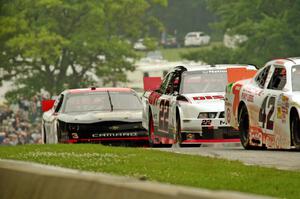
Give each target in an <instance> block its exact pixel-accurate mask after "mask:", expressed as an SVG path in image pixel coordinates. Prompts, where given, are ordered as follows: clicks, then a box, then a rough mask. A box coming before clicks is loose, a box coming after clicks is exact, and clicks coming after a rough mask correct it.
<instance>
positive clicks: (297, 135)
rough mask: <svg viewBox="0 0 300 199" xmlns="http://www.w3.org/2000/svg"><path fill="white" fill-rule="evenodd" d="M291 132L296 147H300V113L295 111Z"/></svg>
mask: <svg viewBox="0 0 300 199" xmlns="http://www.w3.org/2000/svg"><path fill="white" fill-rule="evenodd" d="M291 133H292V140H293V144H294V146H295V147H296V149H298V150H299V149H300V120H299V115H298V113H297V112H295V113H294V114H293V115H292V117H291Z"/></svg>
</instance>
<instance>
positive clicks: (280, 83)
mask: <svg viewBox="0 0 300 199" xmlns="http://www.w3.org/2000/svg"><path fill="white" fill-rule="evenodd" d="M285 84H286V69H285V68H278V67H277V68H275V69H274V72H273V75H272V77H271V80H270V82H269V85H268V89H273V90H282V89H283V87H284V86H285Z"/></svg>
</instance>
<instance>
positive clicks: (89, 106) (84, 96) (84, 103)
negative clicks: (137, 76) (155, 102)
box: [64, 92, 141, 113]
mask: <svg viewBox="0 0 300 199" xmlns="http://www.w3.org/2000/svg"><path fill="white" fill-rule="evenodd" d="M109 94H110V96H111V102H112V105H113V110H138V109H141V102H140V101H139V99H138V97H137V96H136V95H135V94H133V93H121V92H109ZM87 111H111V104H110V99H109V95H108V92H87V93H72V94H69V95H67V97H66V101H65V105H64V112H65V113H71V112H87Z"/></svg>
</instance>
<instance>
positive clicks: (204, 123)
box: [201, 120, 212, 125]
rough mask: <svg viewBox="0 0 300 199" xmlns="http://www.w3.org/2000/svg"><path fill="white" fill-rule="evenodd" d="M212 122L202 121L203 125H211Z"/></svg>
mask: <svg viewBox="0 0 300 199" xmlns="http://www.w3.org/2000/svg"><path fill="white" fill-rule="evenodd" d="M211 122H212V121H211V120H202V122H201V125H211Z"/></svg>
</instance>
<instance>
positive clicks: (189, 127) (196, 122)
mask: <svg viewBox="0 0 300 199" xmlns="http://www.w3.org/2000/svg"><path fill="white" fill-rule="evenodd" d="M226 127H230V126H229V125H228V124H227V123H226V122H225V119H224V118H208V119H197V118H186V119H183V120H182V121H181V131H191V132H192V131H195V132H199V131H202V129H203V128H213V129H218V128H226Z"/></svg>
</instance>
